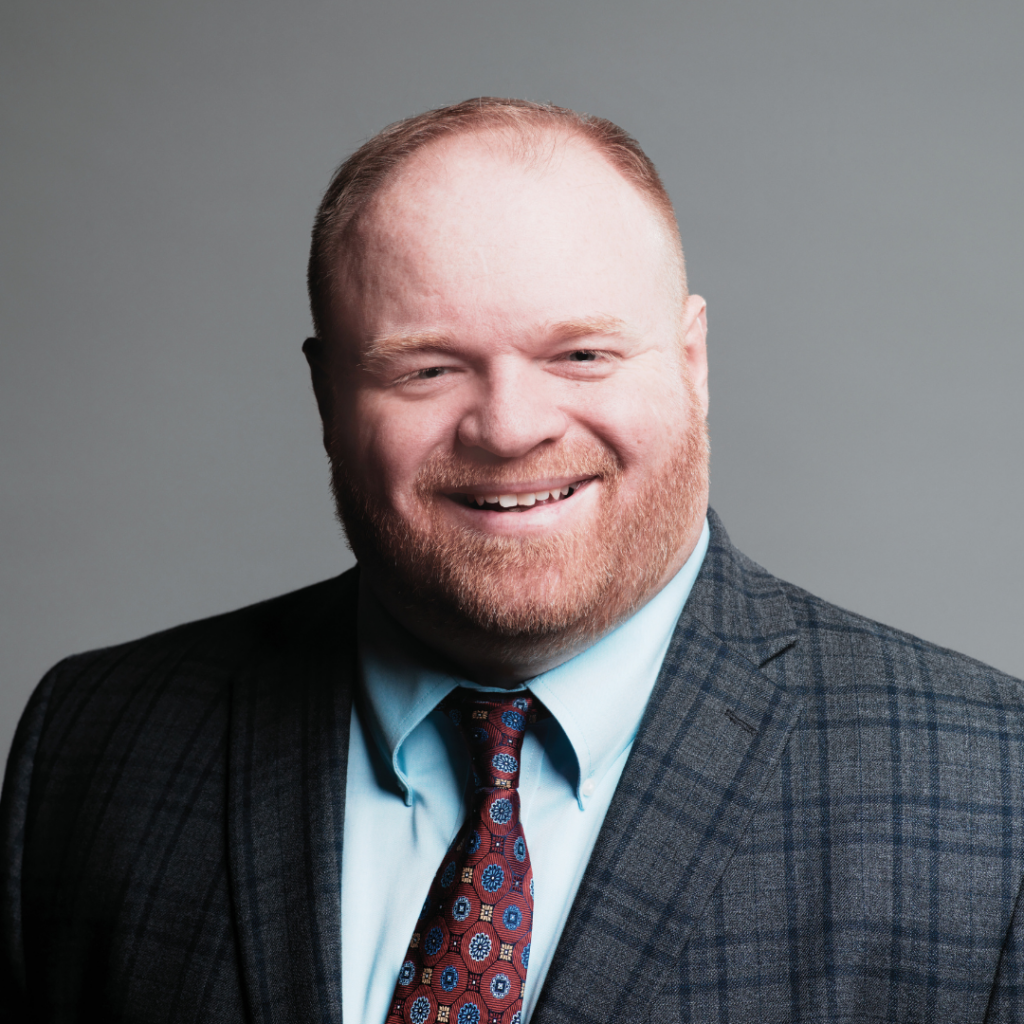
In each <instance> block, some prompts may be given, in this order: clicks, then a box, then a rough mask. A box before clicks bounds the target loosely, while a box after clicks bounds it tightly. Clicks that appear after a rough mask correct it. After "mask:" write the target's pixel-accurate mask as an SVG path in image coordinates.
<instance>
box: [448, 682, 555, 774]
mask: <svg viewBox="0 0 1024 1024" xmlns="http://www.w3.org/2000/svg"><path fill="white" fill-rule="evenodd" d="M443 707H444V710H445V711H446V713H447V714H448V717H449V718H450V719H451V720H452V721H453V722H454V723H455V724H456V725H457V726H458V727H459V728H460V729H461V730H462V735H463V736H464V737H465V739H466V743H467V745H468V746H469V753H470V756H471V757H472V759H473V784H474V788H475V789H477V790H480V789H515V788H516V787H517V786H518V785H519V758H520V753H521V751H522V749H523V738H524V737H525V735H526V727H527V726H528V725H530V724H531V723H533V722H536V721H537V719H538V717H539V714H540V712H541V711H542V705H541V703H540V701H538V700H537V698H536V697H534V696H532V695H531V694H528V693H525V692H523V691H520V693H519V694H517V695H516V696H515V697H499V696H495V695H493V694H483V693H480V692H479V691H477V690H465V689H459V690H456V691H455V692H454V693H453V694H452V695H451V696H450V697H448V698H447V699H446V700H445V701H444V704H443Z"/></svg>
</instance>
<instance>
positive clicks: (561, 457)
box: [331, 402, 708, 660]
mask: <svg viewBox="0 0 1024 1024" xmlns="http://www.w3.org/2000/svg"><path fill="white" fill-rule="evenodd" d="M690 408H691V409H695V408H697V405H696V402H691V405H690ZM338 448H339V446H338V445H337V444H333V445H332V458H331V464H332V483H333V489H334V495H335V501H336V503H337V509H338V516H339V518H340V519H341V522H342V524H343V526H344V528H345V533H346V535H347V537H348V540H349V544H350V545H351V547H352V550H353V551H354V552H355V555H356V557H357V558H358V559H359V562H360V563H361V564H362V565H363V566H364V567H365V568H366V569H367V570H369V571H370V573H371V574H372V576H371V578H372V579H373V580H374V581H375V583H376V585H375V586H374V589H375V590H378V592H380V589H379V588H382V589H383V592H385V593H387V594H389V595H390V597H391V602H389V603H391V606H392V607H393V608H394V609H395V610H396V611H398V610H407V612H408V614H409V615H410V616H412V617H413V618H414V619H417V620H419V621H421V622H424V621H425V622H426V623H427V624H428V626H429V627H430V628H431V629H438V630H441V631H447V632H448V633H457V634H462V635H463V636H464V637H465V639H466V641H467V643H469V644H471V645H472V646H477V645H483V646H486V648H487V649H488V650H489V651H490V652H491V654H492V655H498V656H499V657H502V658H508V659H510V660H516V659H517V657H518V656H519V653H520V652H525V651H529V653H530V655H531V658H537V657H538V656H543V655H544V654H546V653H552V652H555V651H557V650H559V649H562V648H576V647H579V646H586V645H587V644H588V643H592V642H593V641H594V640H596V639H598V638H599V637H601V636H602V635H604V634H605V633H606V632H608V631H609V630H610V629H612V628H614V627H615V626H616V625H617V624H618V623H619V622H621V621H623V620H624V619H626V618H628V617H629V616H630V615H631V614H632V613H633V612H634V611H636V610H637V608H639V607H640V606H641V605H642V604H643V603H644V602H646V601H647V600H649V599H650V597H652V596H653V594H654V592H655V591H656V588H657V587H658V585H659V584H660V583H662V582H664V580H663V577H664V575H665V573H666V571H667V569H668V567H669V565H670V564H671V562H672V560H673V559H674V558H675V557H676V556H677V555H678V553H679V551H680V549H681V547H682V545H683V544H684V543H685V542H686V540H687V538H688V537H692V536H694V535H695V533H696V532H697V531H698V530H699V525H698V524H699V522H700V521H701V520H702V519H703V517H704V515H705V512H706V509H707V486H708V483H707V481H708V441H707V429H706V425H705V424H704V422H703V421H702V420H699V419H698V418H697V417H696V416H693V415H691V417H690V421H689V423H688V425H687V429H686V431H685V433H684V434H683V436H682V437H681V438H680V442H679V444H678V445H677V447H676V449H675V450H674V451H673V452H672V453H671V455H670V457H669V458H668V459H667V461H666V463H665V464H664V465H663V466H662V468H661V469H660V471H659V472H658V473H657V474H656V475H654V476H652V477H651V478H650V479H648V480H647V481H645V482H644V484H643V486H642V487H641V488H640V489H639V490H638V492H637V493H636V494H635V496H633V497H631V498H627V497H626V496H625V495H623V493H622V477H623V474H622V468H621V465H620V463H619V460H618V459H617V457H616V456H615V454H614V452H613V451H612V450H611V449H610V448H607V447H606V446H603V445H601V444H599V443H598V442H596V441H594V442H592V443H588V444H581V443H569V444H562V445H559V446H558V447H555V448H552V449H550V450H543V449H541V450H538V451H535V452H532V453H530V454H529V455H528V456H526V457H525V458H523V459H519V460H516V461H515V462H514V463H509V464H506V465H504V466H500V467H489V468H488V469H487V470H482V469H481V468H480V467H479V466H475V465H473V464H470V463H467V462H464V461H462V460H459V459H458V458H456V457H455V456H454V455H447V456H439V457H437V458H435V459H433V460H431V462H429V463H427V464H426V465H425V466H424V467H423V468H422V470H421V471H420V474H419V476H418V478H417V487H416V491H417V499H418V501H419V503H420V505H421V507H422V508H423V509H424V511H425V512H426V516H425V517H424V518H425V520H426V524H425V525H421V524H422V522H423V520H422V519H421V520H420V521H417V522H413V521H410V520H407V519H404V518H403V517H402V516H400V515H399V513H397V512H396V511H395V510H394V509H393V508H392V507H390V506H389V505H388V504H386V503H385V502H384V501H382V500H380V499H379V498H375V497H374V496H373V495H372V494H371V493H370V492H369V491H367V490H366V489H364V488H362V487H360V486H359V485H358V484H357V483H356V481H354V480H353V479H352V477H351V475H350V474H348V473H347V472H346V471H345V467H344V464H343V462H342V461H341V459H340V458H338V457H337V456H336V455H335V454H334V453H336V452H337V451H338ZM485 473H486V483H485V481H484V479H483V477H484V474H485ZM589 477H596V478H598V479H599V480H600V484H601V498H600V501H601V504H600V507H599V510H598V515H597V517H596V519H593V518H592V519H591V520H590V521H588V522H587V523H585V524H578V525H577V526H576V527H574V528H572V529H569V530H566V531H560V532H558V533H556V534H553V535H551V536H544V537H525V538H521V537H507V536H499V537H495V536H489V535H486V534H483V533H480V532H477V531H474V530H473V529H472V528H470V527H468V526H465V525H462V524H461V523H457V522H453V521H452V519H451V517H450V516H448V515H445V514H444V509H443V505H442V503H444V502H449V501H451V498H448V497H446V496H445V494H446V493H448V494H450V493H452V492H462V493H467V492H468V493H474V494H482V493H491V494H493V493H502V492H503V486H502V485H507V484H512V483H517V482H519V481H522V480H541V479H566V478H569V479H584V478H589ZM507 491H508V487H507V486H506V487H505V488H504V492H505V493H507ZM569 500H572V499H569ZM505 514H511V515H515V514H517V513H505Z"/></svg>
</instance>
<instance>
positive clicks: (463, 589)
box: [2, 99, 1024, 1024]
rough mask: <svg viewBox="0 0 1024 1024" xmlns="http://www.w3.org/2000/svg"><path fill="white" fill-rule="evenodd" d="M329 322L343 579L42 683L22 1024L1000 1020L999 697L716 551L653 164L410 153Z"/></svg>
mask: <svg viewBox="0 0 1024 1024" xmlns="http://www.w3.org/2000/svg"><path fill="white" fill-rule="evenodd" d="M310 295H311V303H312V309H313V316H314V323H315V328H316V336H315V338H313V339H310V340H309V341H308V342H307V344H306V348H305V351H306V355H307V358H308V360H309V363H310V367H311V370H312V374H313V384H314V389H315V392H316V396H317V401H318V404H319V408H320V412H321V416H322V418H323V425H324V442H325V446H326V448H327V452H328V454H329V456H330V460H331V466H332V479H333V485H334V490H335V494H336V498H337V504H338V510H339V514H340V517H341V519H342V522H343V523H344V526H345V529H346V532H347V535H348V537H349V540H350V543H351V545H352V548H353V550H354V551H355V553H356V555H357V558H358V561H359V567H358V570H354V571H353V572H351V573H347V574H345V575H344V576H342V577H340V578H339V579H337V580H331V581H328V582H326V583H322V584H318V585H316V586H314V587H311V588H308V589H306V590H304V591H300V592H298V593H296V594H290V595H286V596H285V597H282V598H278V599H276V600H274V601H271V602H267V603H265V604H262V605H257V606H255V607H253V608H248V609H243V610H241V611H239V612H235V613H232V614H230V615H226V616H221V617H218V618H215V619H211V620H207V621H205V622H200V623H194V624H191V625H187V626H183V627H180V628H178V629H175V630H171V631H170V632H168V633H164V634H160V635H158V636H155V637H150V638H147V639H144V640H142V641H139V642H137V643H133V644H128V645H124V646H122V647H119V648H114V649H111V650H106V651H99V652H93V653H91V654H86V655H82V656H79V657H77V658H72V659H69V660H68V661H66V662H64V663H62V664H61V665H58V666H57V667H56V668H55V669H54V670H53V671H52V672H51V673H50V674H49V675H48V676H47V677H46V679H45V680H44V681H43V683H42V684H41V686H40V688H39V689H38V690H37V692H36V694H35V696H34V697H33V700H32V702H31V704H30V706H29V709H28V710H27V712H26V715H25V718H24V720H23V722H22V725H21V727H20V729H19V733H18V737H17V739H16V742H15V746H14V750H13V752H12V756H11V761H10V766H9V769H8V776H7V781H6V784H5V792H4V798H3V801H4V802H3V813H2V821H3V828H4V838H5V843H6V858H7V860H6V865H7V867H6V870H7V881H6V886H5V890H4V900H5V903H4V910H5V917H4V943H5V945H4V961H3V963H4V968H3V969H4V972H5V973H4V977H3V981H4V987H3V992H4V993H5V997H4V998H5V999H7V1000H8V1004H9V1005H10V1006H11V1007H12V1008H13V1010H12V1014H13V1019H15V1020H23V1019H24V1020H29V1019H32V1020H36V1019H38V1020H54V1021H56V1020H61V1021H63V1020H80V1019H93V1018H97V1019H99V1018H100V1017H102V1018H103V1019H105V1020H127V1021H179V1020H203V1021H207V1020H232V1021H233V1020H253V1021H260V1022H270V1021H296V1022H298V1021H311V1020H324V1021H328V1020H340V1019H342V1016H343V1015H344V1018H345V1019H347V1020H349V1021H365V1022H372V1024H381V1022H384V1021H385V1020H386V1021H389V1022H390V1021H398V1020H404V1021H409V1022H413V1024H428V1022H432V1021H435V1020H436V1021H441V1022H443V1024H446V1022H455V1021H457V1022H458V1024H478V1022H480V1021H494V1022H501V1024H520V1022H522V1021H525V1020H531V1021H533V1022H538V1024H541V1022H554V1021H574V1022H576V1021H580V1022H589V1021H594V1022H596V1021H624V1020H650V1021H681V1020H694V1021H708V1020H739V1021H751V1020H757V1021H796V1020H801V1021H807V1020H820V1021H826V1020H827V1021H869V1020H870V1021H878V1020H892V1021H917V1020H921V1021H925V1020H927V1021H952V1020H957V1021H960V1020H964V1021H974V1020H978V1021H980V1020H989V1021H996V1020H999V1021H1006V1020H1020V1019H1022V1018H1024V1009H1022V1005H1024V1004H1022V1000H1024V991H1022V989H1024V946H1022V927H1024V922H1022V920H1021V914H1022V913H1024V911H1022V910H1021V909H1020V908H1019V906H1018V901H1019V894H1020V891H1021V884H1022V880H1024V763H1022V758H1024V743H1022V729H1021V725H1022V720H1021V717H1022V716H1021V694H1020V689H1019V687H1020V684H1019V682H1017V681H1016V680H1013V679H1011V678H1009V677H1006V676H1003V675H1001V674H999V673H997V672H995V671H994V670H991V669H989V668H986V667H985V666H982V665H980V664H978V663H976V662H973V661H970V660H968V659H966V658H963V657H961V656H959V655H956V654H952V653H950V652H948V651H943V650H940V649H938V648H935V647H933V646H931V645H928V644H925V643H923V642H922V641H919V640H916V639H915V638H913V637H909V636H907V635H905V634H901V633H898V632H896V631H894V630H891V629H888V628H886V627H883V626H880V625H878V624H876V623H872V622H869V621H866V620H864V619H861V618H858V617H857V616H855V615H852V614H850V613H847V612H844V611H842V610H840V609H837V608H834V607H832V606H830V605H827V604H825V603H824V602H821V601H819V600H818V599H816V598H814V597H812V596H810V595H808V594H806V593H805V592H803V591H800V590H799V589H797V588H795V587H793V586H791V585H789V584H785V583H782V582H781V581H779V580H776V579H774V578H773V577H771V576H770V575H769V574H768V573H766V572H765V571H764V570H762V569H761V568H759V567H758V566H757V565H755V564H754V563H752V562H750V561H749V560H748V559H746V558H745V557H744V556H742V555H741V554H739V553H738V552H737V551H736V550H735V549H734V548H732V546H731V545H730V543H729V540H728V537H727V536H726V534H725V531H724V529H723V527H722V525H721V523H720V521H719V520H718V519H717V518H716V517H715V516H714V513H713V512H710V511H709V510H708V509H707V443H706V434H705V428H704V420H705V416H706V412H707V403H708V391H707V365H706V355H705V332H706V317H705V305H704V302H703V300H701V299H700V298H699V297H698V296H695V295H691V294H689V292H688V290H687V285H686V279H685V274H684V270H683V260H682V251H681V248H680V245H679V239H678V234H677V231H676V227H675V221H674V217H673V215H672V212H671V205H670V203H669V201H668V198H667V196H666V195H665V193H664V189H663V188H662V186H661V183H660V181H659V180H658V177H657V174H656V172H655V171H654V169H653V167H652V166H651V165H650V162H649V161H648V160H647V158H646V157H645V156H644V155H643V154H642V152H641V151H640V150H639V147H637V145H636V144H635V143H634V142H633V140H631V139H630V138H629V137H628V136H626V135H625V134H624V133H622V132H621V131H620V130H619V129H617V128H615V126H613V125H610V124H609V123H607V122H603V121H600V120H597V119H590V118H584V117H581V116H579V115H576V114H573V113H572V112H569V111H565V110H561V109H559V108H554V107H548V106H539V105H534V104H527V103H523V102H518V101H506V100H489V99H484V100H474V101H470V102H467V103H464V104H459V105H456V106H454V107H450V108H446V109H444V110H441V111H433V112H430V113H428V114H425V115H422V116H421V117H418V118H413V119H411V120H409V121H406V122H402V123H400V124H398V125H394V126H392V127H391V128H389V129H386V130H385V131H384V132H383V133H381V135H379V136H377V137H376V138H375V139H373V140H371V141H370V142H369V143H367V144H366V146H364V147H363V148H362V149H361V150H360V151H358V152H357V153H356V154H355V155H354V156H353V157H352V158H350V160H349V161H348V162H347V163H346V164H345V165H343V166H342V168H341V169H340V170H339V172H338V174H337V175H336V176H335V179H334V181H333V182H332V184H331V187H330V188H329V190H328V192H327V194H326V196H325V198H324V201H323V203H322V205H321V209H320V212H319V215H318V218H317V222H316V226H315V228H314V236H313V249H312V254H311V259H310ZM467 783H468V786H467ZM464 794H465V796H466V799H464Z"/></svg>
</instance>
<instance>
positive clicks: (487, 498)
mask: <svg viewBox="0 0 1024 1024" xmlns="http://www.w3.org/2000/svg"><path fill="white" fill-rule="evenodd" d="M573 490H574V488H573V486H572V485H569V486H568V487H561V488H556V489H555V490H553V491H536V492H534V493H526V494H474V495H472V496H471V500H472V501H474V502H475V503H476V504H477V505H479V506H480V507H481V508H483V506H484V505H500V506H501V507H502V508H515V507H516V506H517V505H518V506H521V507H522V508H530V507H531V506H533V505H536V504H537V502H538V501H547V500H548V499H554V500H558V499H559V498H566V497H568V496H569V495H570V494H572V492H573Z"/></svg>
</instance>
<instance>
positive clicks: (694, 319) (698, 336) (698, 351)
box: [683, 295, 708, 419]
mask: <svg viewBox="0 0 1024 1024" xmlns="http://www.w3.org/2000/svg"><path fill="white" fill-rule="evenodd" d="M707 337H708V304H707V303H706V302H705V301H704V300H703V299H702V298H701V297H700V296H699V295H691V296H690V297H689V298H688V299H687V300H686V305H685V306H684V307H683V358H684V359H685V360H686V370H687V373H689V375H690V381H691V382H692V384H693V389H694V391H696V393H697V399H698V401H699V402H700V406H701V410H702V412H703V413H704V418H705V419H707V415H708V347H707Z"/></svg>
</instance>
